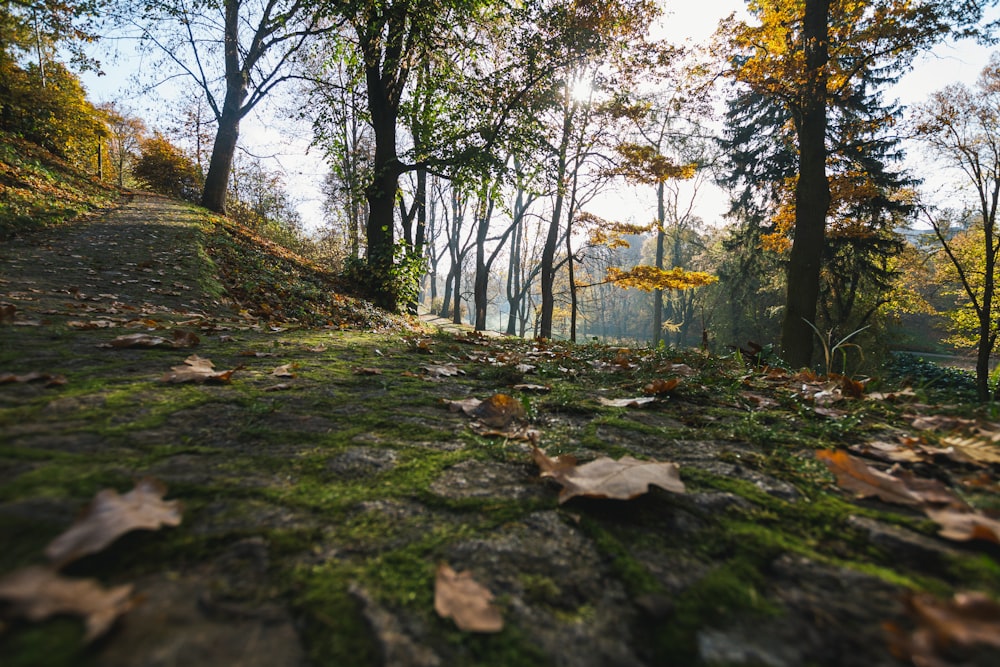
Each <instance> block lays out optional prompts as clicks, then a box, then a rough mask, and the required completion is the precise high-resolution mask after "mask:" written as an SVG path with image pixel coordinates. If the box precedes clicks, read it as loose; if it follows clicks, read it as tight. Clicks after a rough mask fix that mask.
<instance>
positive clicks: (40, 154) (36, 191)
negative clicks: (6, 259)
mask: <svg viewBox="0 0 1000 667" xmlns="http://www.w3.org/2000/svg"><path fill="white" fill-rule="evenodd" d="M121 195H122V193H121V192H120V191H118V190H117V189H116V188H114V187H112V186H111V185H110V184H107V183H101V182H100V181H98V180H97V179H95V178H93V177H91V176H89V175H87V174H84V173H82V172H80V171H79V170H77V169H75V168H74V167H72V166H71V165H70V164H68V163H67V162H65V161H64V160H61V159H60V158H58V157H56V156H55V155H53V154H52V153H50V152H48V151H47V150H45V149H43V148H41V147H39V146H37V145H36V144H33V143H31V142H28V141H24V140H21V139H18V138H16V137H12V136H10V135H9V134H6V133H4V132H0V240H3V239H7V238H10V237H11V236H14V235H16V234H23V233H25V232H30V231H33V230H36V229H38V228H41V227H45V226H49V225H57V224H60V223H63V222H66V221H67V220H70V219H72V218H74V217H76V216H78V215H81V214H83V213H88V212H92V211H96V210H100V209H103V208H106V207H109V206H112V205H113V204H114V202H115V201H116V200H117V199H118V198H119V197H120V196H121Z"/></svg>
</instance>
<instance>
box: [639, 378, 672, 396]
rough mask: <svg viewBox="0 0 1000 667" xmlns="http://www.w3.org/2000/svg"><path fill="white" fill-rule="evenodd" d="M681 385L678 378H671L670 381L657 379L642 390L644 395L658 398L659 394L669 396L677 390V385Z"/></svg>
mask: <svg viewBox="0 0 1000 667" xmlns="http://www.w3.org/2000/svg"><path fill="white" fill-rule="evenodd" d="M680 383H681V381H680V380H678V379H677V378H671V379H670V380H662V379H656V380H653V381H652V382H650V383H649V384H647V385H646V386H645V387H643V388H642V393H644V394H646V395H648V396H656V395H659V394H668V393H670V392H672V391H673V390H674V389H676V388H677V385H679V384H680Z"/></svg>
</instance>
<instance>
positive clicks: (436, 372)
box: [420, 364, 465, 380]
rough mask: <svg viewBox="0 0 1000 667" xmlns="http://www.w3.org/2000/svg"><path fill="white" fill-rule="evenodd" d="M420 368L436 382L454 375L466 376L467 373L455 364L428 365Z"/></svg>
mask: <svg viewBox="0 0 1000 667" xmlns="http://www.w3.org/2000/svg"><path fill="white" fill-rule="evenodd" d="M420 368H421V370H423V371H424V373H426V374H427V377H429V378H432V379H435V380H436V379H440V378H444V377H451V376H453V375H465V371H463V370H461V369H460V368H459V367H458V366H456V365H455V364H428V365H426V366H421V367H420Z"/></svg>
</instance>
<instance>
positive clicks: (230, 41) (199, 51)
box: [112, 0, 337, 213]
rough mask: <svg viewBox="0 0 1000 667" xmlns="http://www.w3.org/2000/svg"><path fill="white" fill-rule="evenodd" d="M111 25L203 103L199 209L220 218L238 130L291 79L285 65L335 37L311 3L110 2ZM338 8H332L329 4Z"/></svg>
mask: <svg viewBox="0 0 1000 667" xmlns="http://www.w3.org/2000/svg"><path fill="white" fill-rule="evenodd" d="M112 2H113V3H114V4H116V5H117V12H116V20H117V21H118V22H119V23H120V24H121V25H123V26H127V27H131V28H134V29H136V30H137V31H138V37H139V38H140V40H141V41H142V42H143V43H145V44H148V45H152V46H153V47H154V48H156V49H158V50H159V51H160V53H161V54H162V55H163V56H164V59H165V61H166V63H167V65H168V66H171V67H172V68H173V69H174V70H177V71H180V72H181V73H183V74H184V75H186V76H187V77H188V78H189V79H190V80H191V81H192V82H193V83H194V85H196V86H197V87H198V88H199V89H200V90H201V92H202V94H203V95H204V96H205V100H206V101H207V102H208V105H209V107H210V108H211V109H212V113H213V114H214V115H215V119H216V122H217V126H216V134H215V140H214V142H213V146H212V157H211V160H210V161H209V166H208V173H207V174H206V175H205V187H204V191H203V193H202V197H201V203H202V205H203V206H205V207H206V208H208V209H210V210H213V211H216V212H219V213H224V212H225V210H226V192H227V189H228V186H229V175H230V172H231V170H232V165H233V156H234V154H235V151H236V145H237V142H238V141H239V135H240V122H241V121H242V120H243V118H245V117H246V115H247V114H248V113H250V111H252V110H253V109H254V108H256V107H257V106H258V105H259V104H260V103H261V102H262V101H263V100H264V99H266V98H267V96H268V95H270V94H271V92H272V91H274V90H275V88H276V87H278V86H281V85H282V84H283V83H285V82H286V81H288V80H289V79H291V78H292V76H293V72H292V70H291V69H290V64H291V62H292V60H293V59H294V57H295V56H296V54H297V53H299V52H300V51H301V50H302V49H303V47H304V46H305V45H306V44H307V43H308V42H309V40H310V39H311V38H313V37H315V36H317V35H320V34H324V33H327V32H331V31H334V30H336V29H337V25H336V24H335V23H333V22H332V21H331V20H330V18H331V11H330V4H331V3H326V2H312V1H310V0H207V1H205V2H192V3H189V2H187V1H186V0H166V1H165V2H144V1H140V0H112ZM333 4H336V3H333Z"/></svg>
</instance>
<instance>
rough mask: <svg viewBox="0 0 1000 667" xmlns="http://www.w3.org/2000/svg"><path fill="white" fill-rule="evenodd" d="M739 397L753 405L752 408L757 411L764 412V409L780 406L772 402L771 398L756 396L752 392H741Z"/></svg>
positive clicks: (776, 402) (774, 401)
mask: <svg viewBox="0 0 1000 667" xmlns="http://www.w3.org/2000/svg"><path fill="white" fill-rule="evenodd" d="M740 396H742V397H743V398H744V399H746V400H747V401H749V402H750V403H751V404H752V405H753V407H754V408H756V409H758V410H764V409H766V408H776V407H778V406H779V405H781V404H780V403H778V401H776V400H774V399H773V398H770V397H768V396H764V395H763V394H757V393H754V392H752V391H741V392H740Z"/></svg>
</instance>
